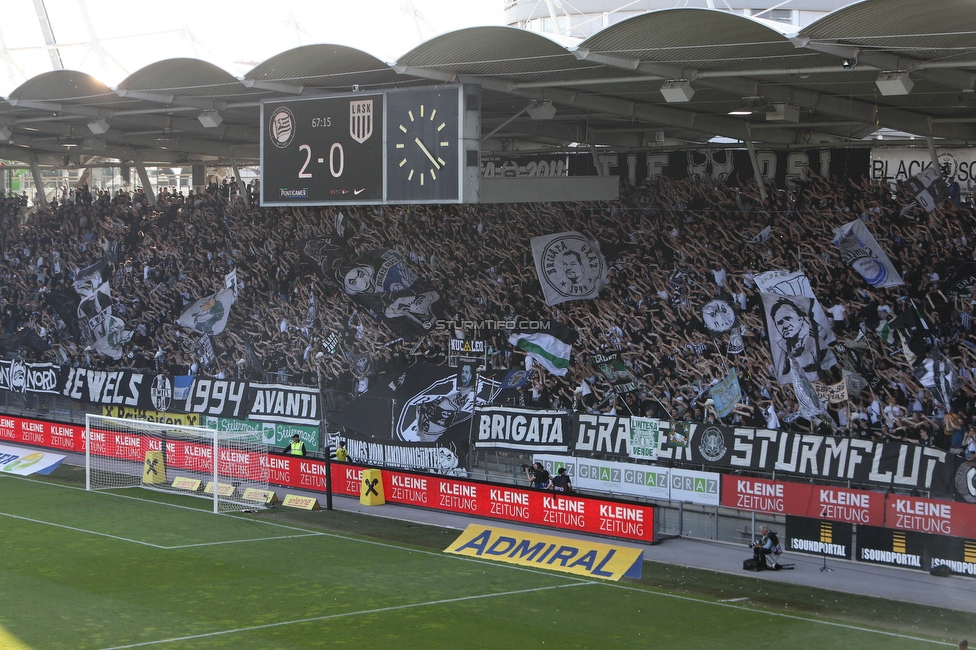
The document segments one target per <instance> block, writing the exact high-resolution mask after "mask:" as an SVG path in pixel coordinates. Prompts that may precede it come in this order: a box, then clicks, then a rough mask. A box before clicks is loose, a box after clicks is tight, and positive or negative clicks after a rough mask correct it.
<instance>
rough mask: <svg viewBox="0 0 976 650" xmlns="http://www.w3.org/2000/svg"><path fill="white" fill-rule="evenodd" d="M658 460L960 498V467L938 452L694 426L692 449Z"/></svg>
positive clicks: (908, 446)
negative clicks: (957, 492)
mask: <svg viewBox="0 0 976 650" xmlns="http://www.w3.org/2000/svg"><path fill="white" fill-rule="evenodd" d="M658 458H659V459H662V460H663V459H671V460H673V461H674V462H687V463H694V464H695V465H705V466H710V467H728V468H732V469H749V470H756V471H761V472H776V473H777V474H779V473H787V474H796V475H800V476H804V477H809V478H820V479H830V480H839V481H854V482H855V483H870V484H874V485H884V486H891V487H896V488H909V489H919V490H931V491H932V492H933V493H935V494H940V495H942V494H955V487H954V479H955V463H954V462H953V459H952V458H951V457H949V455H948V454H947V453H946V452H945V451H943V450H941V449H936V448H933V447H923V446H920V445H913V444H908V443H891V442H886V443H880V442H874V441H871V440H857V439H851V438H834V437H832V436H822V435H816V434H804V433H793V432H789V431H774V430H771V429H751V428H740V427H722V426H715V425H704V424H692V425H691V426H690V431H689V434H688V444H687V446H684V447H672V448H668V449H662V450H661V451H660V453H659V454H658Z"/></svg>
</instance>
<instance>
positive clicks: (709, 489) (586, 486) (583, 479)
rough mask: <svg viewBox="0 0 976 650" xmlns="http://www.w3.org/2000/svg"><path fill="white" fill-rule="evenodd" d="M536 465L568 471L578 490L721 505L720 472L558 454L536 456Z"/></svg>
mask: <svg viewBox="0 0 976 650" xmlns="http://www.w3.org/2000/svg"><path fill="white" fill-rule="evenodd" d="M532 461H533V462H536V461H538V462H540V463H542V465H543V466H544V467H545V468H546V469H547V470H549V472H550V473H552V474H555V473H556V471H558V470H559V468H561V467H565V468H566V473H567V474H569V478H570V480H571V481H572V482H573V487H574V488H575V489H577V490H592V491H594V492H609V493H611V494H613V495H614V496H631V497H643V498H648V499H660V500H662V501H663V500H670V501H683V502H685V503H697V504H700V505H710V506H717V505H719V503H720V501H719V497H720V492H719V490H720V487H721V480H720V478H721V475H720V474H718V473H716V472H699V471H693V470H683V469H675V468H668V467H659V466H657V465H641V464H638V463H618V462H615V461H611V460H596V459H592V458H580V457H573V456H558V455H555V454H533V455H532Z"/></svg>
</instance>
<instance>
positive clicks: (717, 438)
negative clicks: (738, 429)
mask: <svg viewBox="0 0 976 650" xmlns="http://www.w3.org/2000/svg"><path fill="white" fill-rule="evenodd" d="M726 451H727V448H726V446H725V436H724V435H722V432H721V431H720V430H718V429H716V428H715V427H708V428H707V429H705V430H704V431H703V432H702V434H701V442H700V443H699V444H698V452H699V453H700V454H701V455H702V458H704V459H705V460H707V461H708V462H710V463H717V462H718V461H720V460H722V457H723V456H725V452H726Z"/></svg>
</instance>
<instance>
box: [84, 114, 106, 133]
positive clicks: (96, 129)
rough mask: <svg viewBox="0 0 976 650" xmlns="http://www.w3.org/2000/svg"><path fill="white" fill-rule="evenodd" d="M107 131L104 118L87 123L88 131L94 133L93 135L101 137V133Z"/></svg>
mask: <svg viewBox="0 0 976 650" xmlns="http://www.w3.org/2000/svg"><path fill="white" fill-rule="evenodd" d="M108 129H109V126H108V122H106V121H105V118H104V117H100V118H98V119H97V120H93V121H91V122H89V123H88V130H89V131H91V132H92V133H94V134H95V135H102V134H103V133H105V132H106V131H108Z"/></svg>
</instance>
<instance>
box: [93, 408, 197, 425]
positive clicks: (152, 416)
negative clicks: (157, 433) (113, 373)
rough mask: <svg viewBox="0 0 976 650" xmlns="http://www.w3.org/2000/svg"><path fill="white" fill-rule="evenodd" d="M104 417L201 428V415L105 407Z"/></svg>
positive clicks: (103, 409)
mask: <svg viewBox="0 0 976 650" xmlns="http://www.w3.org/2000/svg"><path fill="white" fill-rule="evenodd" d="M102 415H105V416H108V417H110V418H123V419H125V420H145V421H146V422H159V423H161V424H174V425H176V426H179V427H198V426H200V414H199V413H163V412H161V411H152V410H150V409H134V408H131V407H128V406H103V407H102Z"/></svg>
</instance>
